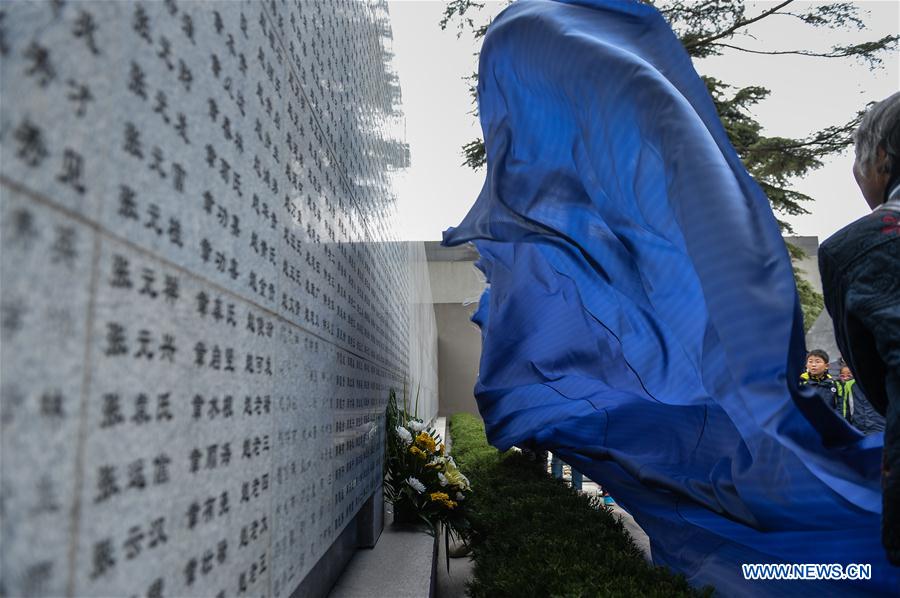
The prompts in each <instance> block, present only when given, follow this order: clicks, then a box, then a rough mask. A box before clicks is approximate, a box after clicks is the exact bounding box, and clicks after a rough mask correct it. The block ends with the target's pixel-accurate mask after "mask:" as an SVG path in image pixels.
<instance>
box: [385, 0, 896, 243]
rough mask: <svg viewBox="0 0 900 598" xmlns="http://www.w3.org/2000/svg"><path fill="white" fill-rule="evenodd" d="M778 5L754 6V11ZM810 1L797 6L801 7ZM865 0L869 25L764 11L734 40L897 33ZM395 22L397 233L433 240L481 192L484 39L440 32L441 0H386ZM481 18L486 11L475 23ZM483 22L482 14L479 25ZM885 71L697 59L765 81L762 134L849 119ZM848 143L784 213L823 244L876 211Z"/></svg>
mask: <svg viewBox="0 0 900 598" xmlns="http://www.w3.org/2000/svg"><path fill="white" fill-rule="evenodd" d="M772 4H773V2H770V1H768V0H767V1H763V2H748V6H747V14H748V15H755V14H758V13H759V12H762V11H764V10H765V9H766V7H767V6H771V5H772ZM811 4H819V3H810V2H798V3H797V4H796V6H794V5H792V10H794V11H797V12H799V11H800V10H802V9H803V8H804V7H807V6H809V5H811ZM856 4H858V5H859V6H860V8H861V13H862V14H861V17H862V18H863V21H864V22H865V24H866V27H867V31H863V32H856V31H853V32H840V31H839V32H835V31H831V30H816V29H812V28H810V27H808V26H806V25H803V24H802V23H799V22H798V21H796V19H793V18H791V17H787V16H778V15H776V16H772V17H768V18H766V19H764V20H762V21H760V22H759V23H757V24H756V26H755V27H754V28H753V29H752V32H753V34H754V38H750V37H746V36H745V37H744V38H742V39H739V40H738V39H735V40H733V41H734V42H739V43H740V44H741V45H743V46H744V47H747V48H750V49H766V50H774V49H778V50H789V49H797V48H803V49H827V48H829V47H830V46H832V45H834V44H848V43H859V42H860V41H862V40H864V39H875V38H879V37H882V36H884V35H890V34H896V33H897V32H898V31H900V2H897V1H896V0H863V1H859V2H857V3H856ZM485 5H486V6H485V8H484V9H483V10H482V11H481V13H479V14H480V15H484V17H483V19H484V20H485V21H486V19H487V17H488V16H490V15H495V14H497V13H498V12H499V11H500V10H502V8H503V6H505V3H504V2H500V1H497V2H493V1H490V0H487V1H486V2H485ZM388 8H389V12H390V15H391V26H392V29H393V48H392V50H393V52H394V66H395V68H396V70H397V74H398V75H399V77H400V86H401V90H402V94H403V109H404V114H405V131H406V141H407V142H408V143H409V145H410V156H411V166H410V168H409V169H408V170H407V171H406V172H405V173H403V174H402V175H401V176H400V177H399V181H398V193H399V211H400V223H399V225H400V226H399V232H400V237H401V238H402V239H404V240H423V241H433V240H439V239H440V238H441V231H443V230H444V229H446V228H447V227H449V226H456V225H457V224H458V223H459V222H460V221H461V220H462V218H463V216H465V214H466V212H467V211H468V209H469V207H470V206H471V205H472V203H473V202H474V201H475V198H476V197H477V196H478V192H479V191H480V190H481V186H482V183H483V181H484V169H481V170H478V171H473V170H472V169H470V168H469V167H467V166H463V165H462V160H463V158H462V153H461V151H462V150H461V147H462V145H463V144H465V143H467V142H469V141H472V140H473V139H475V138H477V137H480V135H481V129H480V127H479V126H478V123H477V119H476V118H475V117H474V116H473V115H472V114H471V113H470V112H471V110H472V108H473V106H472V99H471V97H470V96H469V92H468V83H467V82H466V81H464V80H463V77H465V76H466V75H469V74H471V73H473V72H474V71H475V70H476V68H477V62H476V57H475V53H476V52H477V51H478V47H479V45H480V43H479V42H476V41H474V40H473V39H472V37H471V35H468V34H463V35H461V36H459V37H457V30H456V29H455V28H454V29H452V30H451V28H448V29H447V30H446V31H442V30H441V29H440V27H439V21H440V19H441V15H442V14H443V10H444V2H441V1H440V0H400V1H397V0H394V1H389V2H388ZM481 18H482V17H480V16H479V19H481ZM479 22H480V21H479ZM884 59H885V60H884V67H883V68H882V69H881V70H878V71H874V72H872V71H870V70H869V69H868V68H867V67H866V66H865V65H862V64H859V63H858V62H857V61H855V60H854V59H827V60H826V59H817V58H810V57H801V56H761V55H754V54H748V53H743V52H738V51H729V52H728V53H727V54H724V55H723V56H719V57H713V58H707V59H703V60H700V61H695V67H696V68H697V70H698V72H700V73H701V74H704V75H712V76H715V77H718V78H720V79H722V80H724V81H726V82H728V83H731V84H733V85H763V86H765V87H768V88H769V89H771V91H772V93H771V94H770V96H769V97H768V98H767V99H766V100H764V101H763V102H762V103H760V104H759V105H757V107H756V109H755V110H754V114H755V116H756V117H757V119H758V120H759V122H760V123H762V125H763V127H764V131H763V133H764V134H768V135H778V136H798V137H802V136H806V135H808V134H810V133H812V132H814V131H816V130H818V129H821V128H823V127H826V126H829V125H835V124H840V123H843V122H846V121H847V120H849V119H850V118H851V117H852V115H853V114H855V112H856V111H857V110H859V109H861V108H863V107H864V106H865V105H866V103H867V102H869V101H872V100H880V99H883V98H885V97H887V96H888V95H890V94H891V93H893V92H896V91H897V90H898V89H900V55H898V53H894V54H892V55H887V54H886V55H885V56H884ZM852 165H853V151H852V149H850V150H848V151H846V152H844V154H842V155H838V156H833V157H831V158H829V159H828V160H827V161H826V162H825V164H824V166H823V167H822V168H820V169H819V170H817V171H814V172H813V173H811V174H809V175H808V176H807V177H806V178H805V179H802V180H797V181H796V182H795V184H794V188H795V189H797V190H798V191H800V192H802V193H806V194H807V195H810V196H811V197H813V198H814V201H813V202H808V203H807V204H805V205H804V207H806V209H808V210H809V211H810V212H811V214H808V215H802V216H794V217H787V218H786V220H787V221H788V222H789V223H790V224H791V225H792V226H793V228H794V233H795V234H799V235H814V236H818V237H819V241H820V242H821V241H823V240H824V239H825V238H827V237H828V236H829V235H831V234H832V233H834V232H835V231H837V230H838V229H840V228H842V227H843V226H844V225H845V224H847V223H849V222H851V221H853V220H855V219H857V218H859V217H860V216H863V215H864V214H865V213H866V212H867V211H868V208H867V207H866V205H865V202H864V201H863V199H862V196H861V195H860V193H859V189H858V188H857V187H856V183H855V182H854V180H853V176H852V175H851V167H852Z"/></svg>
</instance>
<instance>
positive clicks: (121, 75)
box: [0, 0, 437, 597]
mask: <svg viewBox="0 0 900 598" xmlns="http://www.w3.org/2000/svg"><path fill="white" fill-rule="evenodd" d="M389 47H390V26H389V21H388V15H387V12H386V7H385V6H384V4H379V3H372V2H357V1H333V0H328V1H324V0H323V1H309V0H304V1H300V2H290V3H289V2H283V1H281V0H277V1H275V0H272V1H269V0H267V1H266V2H255V1H245V2H239V1H228V2H201V1H192V2H184V1H182V2H175V1H166V2H101V1H94V2H61V1H53V2H50V1H47V2H7V3H4V4H3V5H2V6H0V106H2V109H0V199H2V205H0V248H2V254H0V274H2V281H0V282H2V284H0V316H2V318H0V324H2V328H0V335H2V336H0V340H2V344H0V367H2V370H0V415H2V424H0V425H2V447H0V448H2V463H0V465H2V476H0V518H2V523H0V525H2V529H0V532H2V533H0V535H2V547H0V564H2V569H0V595H8V596H20V595H44V596H51V595H52V596H60V595H75V596H112V595H116V596H120V595H121V596H132V595H133V596H243V595H247V596H274V597H281V596H289V595H290V594H291V593H292V592H293V591H294V590H295V588H297V587H298V586H299V585H300V583H301V582H302V581H303V580H304V578H305V577H306V576H307V575H308V573H309V572H310V571H311V570H312V568H313V567H314V565H315V564H316V562H317V561H318V560H319V559H320V558H321V557H322V555H324V554H325V553H326V551H327V550H328V549H329V547H330V546H331V545H332V542H333V541H334V539H335V538H337V537H338V536H339V535H340V534H341V533H342V531H343V530H344V529H345V528H346V527H347V526H348V525H349V524H350V522H351V521H352V520H353V517H354V515H355V513H356V511H357V510H358V509H359V508H360V506H361V505H362V504H363V503H364V502H365V501H366V499H367V498H368V497H369V496H370V495H371V494H372V493H373V492H374V491H376V490H377V488H378V485H379V483H380V481H381V463H382V456H381V447H382V445H383V426H382V424H383V409H384V405H385V402H386V399H387V396H388V391H389V389H390V388H397V389H398V391H399V390H401V389H406V390H408V389H409V388H410V387H411V386H412V385H414V384H415V383H416V381H417V380H416V379H417V378H418V379H424V377H425V375H424V374H422V373H421V372H426V373H427V372H429V370H430V371H433V370H434V369H435V367H436V366H435V365H434V352H435V349H434V348H433V347H432V348H429V346H428V345H429V343H430V344H431V345H434V343H435V342H436V341H435V332H434V317H433V314H432V316H431V321H430V322H431V323H430V328H429V324H428V322H425V324H424V325H423V324H421V323H419V324H416V326H418V328H419V329H420V330H421V333H420V335H419V336H417V340H416V341H415V343H413V342H412V340H411V322H410V314H411V313H413V314H416V313H419V311H421V310H417V308H415V307H414V306H415V305H416V299H415V297H414V296H413V295H414V293H415V292H417V291H415V289H411V285H410V277H411V268H414V267H416V266H415V264H414V260H411V259H410V255H411V251H410V249H409V247H408V246H407V245H406V244H402V243H399V242H397V241H396V239H397V237H396V233H395V232H394V228H393V226H394V224H393V222H394V219H395V213H394V211H395V208H394V204H395V197H394V195H393V187H392V176H391V173H393V172H394V171H396V170H397V169H400V168H403V167H405V166H407V165H408V161H409V158H408V150H407V149H406V146H405V144H404V143H403V141H402V139H401V138H400V135H399V134H398V131H399V130H400V127H399V126H398V124H399V123H400V121H401V118H402V116H401V114H400V112H399V103H400V91H399V86H398V83H397V79H396V76H395V75H394V74H393V73H392V71H391V68H390V56H391V55H390V51H389ZM419 277H421V276H420V275H419ZM426 282H427V280H426ZM420 286H421V285H417V287H420ZM425 319H426V320H427V318H425ZM422 320H423V319H422V317H418V318H417V319H416V322H421V321H422ZM423 326H424V327H423ZM411 345H415V346H416V351H417V353H418V354H417V357H416V359H415V364H416V365H415V367H416V373H415V374H414V375H411V373H410V367H411V366H410V363H411V357H410V355H409V352H410V347H411ZM420 345H421V346H420ZM423 347H424V348H423ZM429 351H430V355H429ZM422 356H424V358H423V357H422ZM428 359H431V360H432V363H430V364H429V363H427V360H428ZM428 375H429V376H430V375H431V374H428ZM429 380H430V381H429V382H428V384H430V388H431V390H430V391H429V392H430V393H431V398H430V399H429V400H430V401H432V402H434V403H436V399H435V398H434V397H436V386H437V384H436V382H435V381H433V380H432V379H430V378H429ZM429 408H431V407H429ZM433 411H435V412H436V404H435V405H434V407H433Z"/></svg>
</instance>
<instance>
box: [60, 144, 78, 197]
mask: <svg viewBox="0 0 900 598" xmlns="http://www.w3.org/2000/svg"><path fill="white" fill-rule="evenodd" d="M83 171H84V158H83V157H82V156H81V154H79V153H78V152H76V151H74V150H72V149H70V148H66V149H65V151H64V152H63V168H62V172H60V173H59V174H58V175H56V180H57V181H59V182H60V183H63V184H64V185H68V186H70V187H71V188H72V189H74V190H75V191H77V192H78V193H80V194H84V184H83V182H82V180H81V177H82V174H83Z"/></svg>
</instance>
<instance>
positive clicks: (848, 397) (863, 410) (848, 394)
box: [837, 366, 884, 434]
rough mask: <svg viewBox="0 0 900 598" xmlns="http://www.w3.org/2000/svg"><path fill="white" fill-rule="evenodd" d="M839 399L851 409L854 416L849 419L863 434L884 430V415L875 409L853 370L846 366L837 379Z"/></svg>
mask: <svg viewBox="0 0 900 598" xmlns="http://www.w3.org/2000/svg"><path fill="white" fill-rule="evenodd" d="M837 391H838V392H837V394H838V400H839V401H840V402H841V404H842V405H844V406H845V407H847V408H848V409H850V411H851V414H852V418H851V419H850V420H849V421H850V423H852V424H853V426H854V427H855V428H856V429H857V430H859V431H860V432H862V433H863V434H872V433H874V432H883V431H884V416H882V415H881V414H880V413H878V412H877V411H875V408H874V407H872V404H871V403H869V400H868V399H867V398H866V395H864V394H863V392H862V389H860V388H859V387H858V386H857V384H856V379H855V378H854V377H853V372H851V371H850V368H848V367H847V366H844V367H842V368H841V375H840V378H839V380H838V381H837Z"/></svg>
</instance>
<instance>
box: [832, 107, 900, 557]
mask: <svg viewBox="0 0 900 598" xmlns="http://www.w3.org/2000/svg"><path fill="white" fill-rule="evenodd" d="M855 142H856V161H855V163H854V165H853V175H854V177H855V178H856V182H857V184H858V185H859V188H860V190H861V191H862V194H863V197H865V199H866V202H867V203H868V204H869V207H870V208H872V213H871V214H869V215H867V216H864V217H862V218H860V219H859V220H857V221H856V222H854V223H852V224H850V225H848V226H846V227H845V228H843V229H842V230H840V231H838V232H837V233H835V234H834V235H833V236H832V237H830V238H829V239H828V240H827V241H825V242H824V243H823V244H822V246H821V247H820V248H819V271H820V272H821V274H822V285H823V288H824V294H825V307H826V308H827V309H828V313H829V314H830V315H831V319H832V320H833V321H834V330H835V337H836V339H837V344H838V346H839V347H840V349H841V353H842V354H843V356H844V359H845V360H846V362H847V365H848V366H849V367H850V369H851V370H852V371H853V372H854V373H855V374H856V384H857V386H858V387H861V388H862V390H863V392H864V393H865V395H866V397H868V399H869V401H870V402H871V404H872V406H873V407H874V408H875V409H876V410H877V411H878V412H879V413H881V414H883V415H885V416H886V426H885V430H884V455H883V461H882V463H883V465H882V488H883V490H884V497H883V501H882V505H883V509H882V542H883V544H884V547H885V550H886V551H887V556H888V559H889V560H890V561H891V562H892V563H894V564H895V565H900V93H895V94H894V95H892V96H890V97H888V98H887V99H885V100H883V101H881V102H879V103H878V104H876V105H875V106H873V107H872V108H871V109H870V110H869V111H868V112H867V113H866V115H865V116H864V117H863V119H862V121H861V122H860V124H859V128H858V129H857V131H856V133H855Z"/></svg>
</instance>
